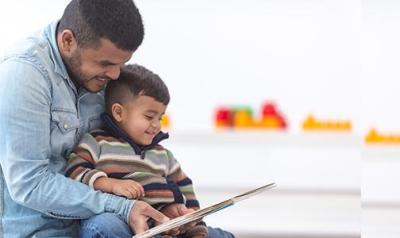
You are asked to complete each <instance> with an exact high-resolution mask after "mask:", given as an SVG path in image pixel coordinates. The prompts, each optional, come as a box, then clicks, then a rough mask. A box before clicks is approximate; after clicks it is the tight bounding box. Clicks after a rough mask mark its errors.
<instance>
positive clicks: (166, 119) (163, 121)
mask: <svg viewBox="0 0 400 238" xmlns="http://www.w3.org/2000/svg"><path fill="white" fill-rule="evenodd" d="M169 127H170V120H169V117H168V116H167V115H163V116H162V117H161V128H163V129H166V128H169Z"/></svg>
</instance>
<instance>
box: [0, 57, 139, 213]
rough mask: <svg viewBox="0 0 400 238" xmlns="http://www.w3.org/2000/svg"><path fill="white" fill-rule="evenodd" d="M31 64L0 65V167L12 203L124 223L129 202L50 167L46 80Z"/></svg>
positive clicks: (48, 94) (37, 68) (23, 61)
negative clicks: (108, 216) (110, 216)
mask: <svg viewBox="0 0 400 238" xmlns="http://www.w3.org/2000/svg"><path fill="white" fill-rule="evenodd" d="M48 77H49V76H48V75H46V71H43V70H42V69H41V68H40V67H39V66H38V65H37V64H36V63H35V62H30V61H28V60H24V59H19V58H16V59H14V60H8V61H6V62H3V63H2V64H1V65H0V95H1V97H2V98H1V100H0V165H1V169H2V172H3V176H4V180H5V185H6V189H8V192H9V194H10V196H11V198H12V199H13V201H14V202H16V203H18V204H20V205H22V206H25V207H28V208H31V209H34V210H37V211H39V212H41V213H44V214H47V215H49V216H53V217H57V218H64V219H65V218H71V219H77V218H88V217H90V216H92V215H94V214H99V213H102V212H114V213H117V214H119V215H120V216H121V217H122V218H123V219H125V221H128V216H129V212H130V210H131V208H132V206H133V202H132V201H130V200H127V199H125V198H122V197H117V196H114V195H111V194H105V193H101V192H97V191H94V190H93V189H92V188H90V187H89V186H86V185H84V184H82V183H79V182H76V181H74V180H72V179H69V178H67V177H65V176H64V175H63V174H60V173H57V171H52V170H51V169H50V166H49V164H50V159H51V141H50V119H51V118H50V106H51V93H52V92H51V84H50V81H49V78H48Z"/></svg>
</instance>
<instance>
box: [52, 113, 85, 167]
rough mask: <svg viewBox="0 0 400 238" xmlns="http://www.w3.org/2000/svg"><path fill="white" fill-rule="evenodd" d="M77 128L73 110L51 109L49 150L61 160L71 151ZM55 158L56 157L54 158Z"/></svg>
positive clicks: (77, 122) (76, 118)
mask: <svg viewBox="0 0 400 238" xmlns="http://www.w3.org/2000/svg"><path fill="white" fill-rule="evenodd" d="M78 129H79V119H78V117H77V115H76V114H75V113H74V112H69V111H57V110H56V111H51V139H50V144H51V152H52V156H53V157H54V158H57V159H58V160H61V158H63V160H64V158H65V157H66V156H67V155H68V154H69V153H70V152H71V151H72V149H73V146H74V144H75V142H76V135H77V133H78ZM55 160H56V159H55Z"/></svg>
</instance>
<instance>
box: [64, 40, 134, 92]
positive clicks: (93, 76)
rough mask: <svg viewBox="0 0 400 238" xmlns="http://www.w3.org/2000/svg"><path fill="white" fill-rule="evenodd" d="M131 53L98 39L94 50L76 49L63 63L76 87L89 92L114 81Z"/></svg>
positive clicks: (108, 41) (96, 90)
mask: <svg viewBox="0 0 400 238" xmlns="http://www.w3.org/2000/svg"><path fill="white" fill-rule="evenodd" d="M132 54H133V51H125V50H121V49H119V48H117V47H116V46H115V45H114V44H113V43H112V42H111V41H110V40H107V39H100V44H99V46H98V47H96V48H89V47H86V48H80V47H78V48H76V49H75V50H74V51H73V52H72V54H71V56H70V57H65V58H64V62H65V64H66V66H67V69H68V73H69V75H70V77H71V78H72V81H73V82H74V84H75V85H76V86H77V87H84V88H85V89H86V90H88V91H89V92H98V91H100V90H102V89H103V88H104V87H105V86H106V85H107V83H108V81H110V80H116V79H117V78H118V76H119V74H120V72H121V67H122V66H123V65H124V64H125V63H126V62H127V61H128V60H129V59H130V58H131V57H132Z"/></svg>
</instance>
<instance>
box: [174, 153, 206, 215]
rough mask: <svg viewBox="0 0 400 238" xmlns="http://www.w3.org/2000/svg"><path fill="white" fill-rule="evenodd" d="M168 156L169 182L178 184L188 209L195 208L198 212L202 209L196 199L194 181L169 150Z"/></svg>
mask: <svg viewBox="0 0 400 238" xmlns="http://www.w3.org/2000/svg"><path fill="white" fill-rule="evenodd" d="M167 155H168V159H169V171H168V175H167V178H168V180H171V181H173V182H175V183H176V185H177V186H178V188H179V190H180V191H181V193H182V194H183V196H184V197H185V199H186V202H185V205H186V207H188V208H194V209H196V210H197V209H198V208H199V207H200V204H199V201H198V200H197V198H196V194H195V192H194V188H193V182H192V180H191V179H190V178H189V177H188V176H187V175H186V174H185V172H184V171H183V170H182V168H181V166H180V164H179V162H178V161H177V160H176V159H175V157H174V156H173V154H172V153H171V152H170V151H169V150H167Z"/></svg>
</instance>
